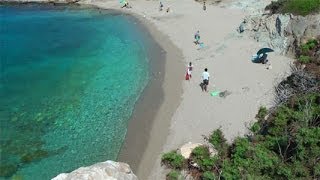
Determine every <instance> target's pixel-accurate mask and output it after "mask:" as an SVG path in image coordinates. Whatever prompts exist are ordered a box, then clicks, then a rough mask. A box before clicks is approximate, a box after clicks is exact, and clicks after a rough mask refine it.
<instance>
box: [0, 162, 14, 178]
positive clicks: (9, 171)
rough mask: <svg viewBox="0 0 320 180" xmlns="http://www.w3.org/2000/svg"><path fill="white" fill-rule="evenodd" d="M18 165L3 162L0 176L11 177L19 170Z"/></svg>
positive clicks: (0, 166)
mask: <svg viewBox="0 0 320 180" xmlns="http://www.w3.org/2000/svg"><path fill="white" fill-rule="evenodd" d="M17 170H18V167H17V166H16V165H13V164H1V165H0V177H11V176H12V175H13V174H14V173H15V172H17Z"/></svg>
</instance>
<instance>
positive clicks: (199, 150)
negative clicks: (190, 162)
mask: <svg viewBox="0 0 320 180" xmlns="http://www.w3.org/2000/svg"><path fill="white" fill-rule="evenodd" d="M209 156H210V152H209V148H208V147H207V146H198V147H196V148H194V149H193V151H192V157H193V158H194V159H202V158H208V157H209Z"/></svg>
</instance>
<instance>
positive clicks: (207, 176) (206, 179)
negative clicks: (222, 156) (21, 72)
mask: <svg viewBox="0 0 320 180" xmlns="http://www.w3.org/2000/svg"><path fill="white" fill-rule="evenodd" d="M201 177H202V179H203V180H215V179H216V178H215V176H214V174H213V173H212V172H210V171H206V172H204V173H203V174H202V176H201Z"/></svg>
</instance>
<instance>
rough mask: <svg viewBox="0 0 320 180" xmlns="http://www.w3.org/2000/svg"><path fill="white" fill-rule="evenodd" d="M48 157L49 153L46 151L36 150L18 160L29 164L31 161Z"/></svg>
mask: <svg viewBox="0 0 320 180" xmlns="http://www.w3.org/2000/svg"><path fill="white" fill-rule="evenodd" d="M48 156H49V153H48V152H47V151H44V150H41V149H39V150H36V151H35V152H32V153H27V154H25V155H23V156H22V157H21V159H20V160H21V162H22V163H31V162H32V161H37V160H40V159H43V158H45V157H48Z"/></svg>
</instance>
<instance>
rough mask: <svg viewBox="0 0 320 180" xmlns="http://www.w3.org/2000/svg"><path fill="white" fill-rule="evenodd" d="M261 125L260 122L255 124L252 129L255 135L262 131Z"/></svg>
mask: <svg viewBox="0 0 320 180" xmlns="http://www.w3.org/2000/svg"><path fill="white" fill-rule="evenodd" d="M260 128H261V127H260V124H259V123H258V122H255V123H253V125H252V126H251V127H250V131H252V132H253V133H257V132H259V130H260Z"/></svg>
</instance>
